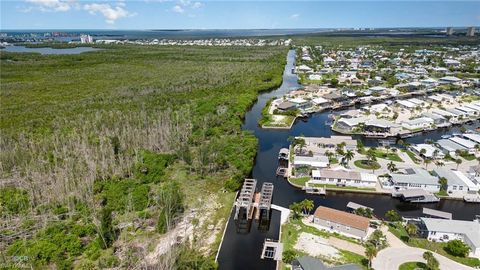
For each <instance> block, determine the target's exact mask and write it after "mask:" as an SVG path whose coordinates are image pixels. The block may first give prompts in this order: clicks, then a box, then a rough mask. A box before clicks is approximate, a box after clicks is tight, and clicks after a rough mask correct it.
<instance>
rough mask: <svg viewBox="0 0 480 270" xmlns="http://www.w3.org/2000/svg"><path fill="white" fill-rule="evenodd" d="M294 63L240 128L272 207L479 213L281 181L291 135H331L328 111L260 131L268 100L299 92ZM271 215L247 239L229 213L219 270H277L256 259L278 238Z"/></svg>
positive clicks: (452, 204)
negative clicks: (251, 140) (252, 141)
mask: <svg viewBox="0 0 480 270" xmlns="http://www.w3.org/2000/svg"><path fill="white" fill-rule="evenodd" d="M294 63H295V51H294V50H290V51H289V52H288V56H287V64H286V66H285V71H284V74H283V83H282V85H281V86H280V87H279V88H278V89H276V90H274V91H271V92H267V93H262V94H261V95H259V97H258V100H257V102H256V103H255V104H254V105H253V107H252V108H251V110H250V111H248V112H247V114H246V116H245V122H244V124H243V127H242V128H243V129H244V130H251V131H252V132H253V133H254V134H255V136H256V137H257V138H258V140H259V146H258V149H257V157H256V160H255V165H254V168H253V171H252V176H251V177H252V178H255V179H257V188H259V187H261V185H262V183H263V182H272V183H273V184H274V185H275V188H274V195H273V203H274V204H277V205H280V206H283V207H287V208H288V206H289V205H290V204H291V203H293V202H297V201H301V200H303V199H305V198H308V199H311V200H313V201H314V202H315V207H318V206H320V205H324V206H328V207H332V208H336V209H340V210H346V205H347V203H348V202H349V201H354V202H357V203H360V204H362V205H365V206H369V207H372V208H374V209H375V210H374V212H375V215H377V216H379V217H383V215H384V214H385V213H386V212H387V211H388V210H390V209H395V210H397V211H398V212H400V214H401V215H403V216H418V215H420V214H421V210H422V207H424V206H425V207H429V208H434V209H438V210H443V211H447V212H450V213H453V218H455V219H464V220H473V218H474V216H475V215H479V214H480V206H479V205H478V204H467V203H464V202H463V201H454V200H442V201H440V202H438V203H433V204H421V205H415V204H409V203H403V202H401V201H399V200H398V199H393V198H391V197H390V196H387V195H378V194H359V193H346V192H331V191H329V192H328V194H327V196H325V197H321V196H318V195H308V194H305V192H304V191H301V190H299V189H296V188H294V187H292V186H291V185H289V184H288V183H287V181H286V180H284V179H283V178H277V177H276V176H275V172H276V168H277V165H278V164H277V156H278V152H279V150H280V148H282V147H288V141H287V139H288V137H289V136H299V135H302V134H303V135H305V136H316V137H329V136H330V135H332V133H333V132H332V131H331V129H330V127H329V126H326V125H325V121H326V120H327V118H328V114H329V112H323V113H317V114H315V115H313V116H311V117H310V118H309V119H308V120H307V121H297V122H296V123H295V124H294V125H293V127H292V128H291V129H290V130H282V129H262V128H260V127H259V126H258V120H259V118H260V116H261V111H262V109H263V108H264V107H265V105H266V103H267V101H268V100H269V99H270V98H271V97H274V96H281V95H283V94H285V93H287V92H288V91H289V90H292V89H296V88H298V87H301V85H299V84H298V82H297V76H296V75H295V74H292V72H291V70H292V68H293V67H294ZM457 129H458V128H453V129H443V130H437V131H433V132H429V133H426V134H423V135H421V136H416V137H413V138H409V139H407V141H409V142H412V143H418V142H423V141H424V140H425V139H427V138H429V139H433V140H436V139H439V138H440V137H441V136H442V135H444V134H447V133H452V132H455V131H457ZM364 142H365V144H366V145H375V144H376V140H373V139H370V140H364ZM272 212H273V213H272V219H271V224H270V228H269V230H268V231H267V232H261V231H259V230H258V229H257V224H256V223H255V222H253V224H252V227H251V231H250V232H249V233H248V234H240V233H237V231H236V227H235V223H234V220H233V212H232V215H231V217H230V220H229V221H228V224H227V229H226V232H225V236H224V240H223V242H222V245H221V247H220V253H219V256H218V263H219V266H220V269H229V270H231V269H239V270H240V269H242V270H243V269H275V266H276V263H275V262H274V261H271V260H261V259H260V254H261V250H262V246H263V242H264V240H265V238H273V239H278V236H279V229H280V228H279V226H280V225H279V224H280V214H279V212H278V211H272Z"/></svg>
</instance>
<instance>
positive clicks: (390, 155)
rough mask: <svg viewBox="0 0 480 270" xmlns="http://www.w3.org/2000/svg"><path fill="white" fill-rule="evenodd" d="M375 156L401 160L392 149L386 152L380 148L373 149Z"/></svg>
mask: <svg viewBox="0 0 480 270" xmlns="http://www.w3.org/2000/svg"><path fill="white" fill-rule="evenodd" d="M375 157H377V158H383V159H387V160H391V161H397V162H403V160H402V159H401V158H400V157H399V156H398V155H397V154H396V153H393V152H392V151H388V152H386V151H384V150H382V149H377V150H376V151H375Z"/></svg>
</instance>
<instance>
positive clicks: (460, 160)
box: [455, 158, 462, 171]
mask: <svg viewBox="0 0 480 270" xmlns="http://www.w3.org/2000/svg"><path fill="white" fill-rule="evenodd" d="M455 163H457V171H458V166H460V164H462V159H460V158H457V159H455Z"/></svg>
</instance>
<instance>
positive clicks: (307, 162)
mask: <svg viewBox="0 0 480 270" xmlns="http://www.w3.org/2000/svg"><path fill="white" fill-rule="evenodd" d="M292 164H293V167H294V168H296V169H298V168H301V167H309V168H326V167H328V166H329V161H328V157H326V156H319V155H314V156H299V155H296V156H295V158H294V160H293V162H292Z"/></svg>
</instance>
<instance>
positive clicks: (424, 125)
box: [402, 117, 435, 131]
mask: <svg viewBox="0 0 480 270" xmlns="http://www.w3.org/2000/svg"><path fill="white" fill-rule="evenodd" d="M434 123H435V121H434V120H433V119H432V118H428V117H419V118H415V119H411V120H407V121H403V122H402V127H403V128H405V129H408V130H412V131H415V130H426V129H429V128H431V127H432V126H433V125H434Z"/></svg>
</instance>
